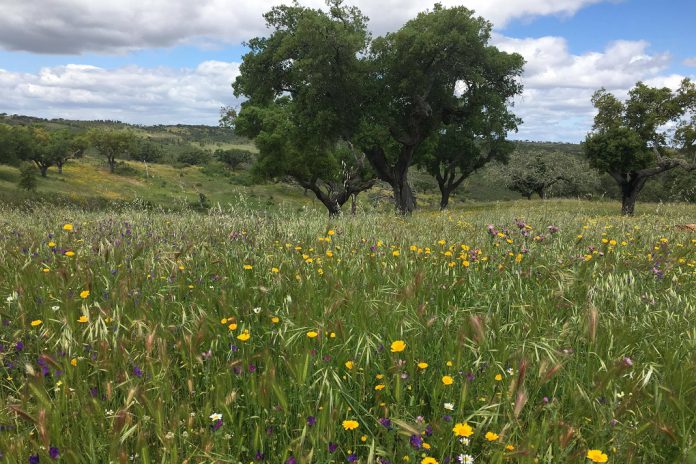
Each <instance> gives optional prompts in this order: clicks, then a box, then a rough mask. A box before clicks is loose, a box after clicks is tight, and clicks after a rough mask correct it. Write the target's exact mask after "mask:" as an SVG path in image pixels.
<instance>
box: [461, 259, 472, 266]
mask: <svg viewBox="0 0 696 464" xmlns="http://www.w3.org/2000/svg"><path fill="white" fill-rule="evenodd" d="M470 265H471V263H470V262H469V261H466V260H464V261H462V266H464V267H469V266H470Z"/></svg>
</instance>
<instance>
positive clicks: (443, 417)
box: [442, 415, 452, 422]
mask: <svg viewBox="0 0 696 464" xmlns="http://www.w3.org/2000/svg"><path fill="white" fill-rule="evenodd" d="M442 420H443V421H445V422H452V416H450V415H444V416H442Z"/></svg>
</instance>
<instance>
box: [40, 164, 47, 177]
mask: <svg viewBox="0 0 696 464" xmlns="http://www.w3.org/2000/svg"><path fill="white" fill-rule="evenodd" d="M39 170H40V171H41V177H46V173H47V172H48V166H39Z"/></svg>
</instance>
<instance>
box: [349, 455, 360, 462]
mask: <svg viewBox="0 0 696 464" xmlns="http://www.w3.org/2000/svg"><path fill="white" fill-rule="evenodd" d="M357 460H358V455H357V454H355V453H353V454H349V455H348V456H346V461H348V462H356V461H357Z"/></svg>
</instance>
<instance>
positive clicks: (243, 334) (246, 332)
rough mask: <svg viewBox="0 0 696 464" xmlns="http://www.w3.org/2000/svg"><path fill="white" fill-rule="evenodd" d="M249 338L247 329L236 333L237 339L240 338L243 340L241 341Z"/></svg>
mask: <svg viewBox="0 0 696 464" xmlns="http://www.w3.org/2000/svg"><path fill="white" fill-rule="evenodd" d="M250 338H251V335H249V331H248V330H245V331H244V332H242V333H240V334H239V335H237V339H238V340H241V341H243V342H246V341H247V340H249V339H250Z"/></svg>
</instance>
